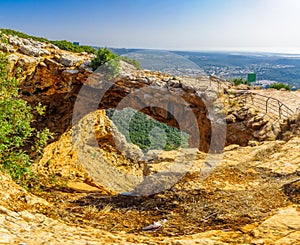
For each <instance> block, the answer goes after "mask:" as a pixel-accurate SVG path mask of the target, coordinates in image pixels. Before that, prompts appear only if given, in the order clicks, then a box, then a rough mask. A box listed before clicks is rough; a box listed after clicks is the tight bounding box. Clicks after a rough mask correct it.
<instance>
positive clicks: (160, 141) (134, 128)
mask: <svg viewBox="0 0 300 245" xmlns="http://www.w3.org/2000/svg"><path fill="white" fill-rule="evenodd" d="M106 114H107V116H108V117H109V118H110V119H111V120H113V122H114V123H115V125H116V126H117V128H118V130H119V131H120V132H121V133H122V134H123V135H124V136H125V138H126V139H127V141H129V142H130V141H131V142H132V143H133V144H135V145H137V146H139V147H140V148H141V149H142V150H143V151H148V150H151V149H164V150H168V151H169V150H175V149H178V148H180V147H183V148H184V147H188V138H189V135H188V134H186V133H183V132H181V131H179V130H178V129H177V128H173V127H170V126H168V125H167V124H164V123H160V122H158V121H156V120H154V119H153V118H151V117H149V116H147V115H146V114H144V113H142V112H138V111H134V110H133V109H130V108H126V109H124V110H122V111H115V110H114V109H108V110H106ZM128 122H129V123H128Z"/></svg>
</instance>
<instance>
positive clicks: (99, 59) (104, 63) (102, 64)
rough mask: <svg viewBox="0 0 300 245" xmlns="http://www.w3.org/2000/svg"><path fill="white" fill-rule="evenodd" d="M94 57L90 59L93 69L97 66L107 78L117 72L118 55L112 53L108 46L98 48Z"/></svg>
mask: <svg viewBox="0 0 300 245" xmlns="http://www.w3.org/2000/svg"><path fill="white" fill-rule="evenodd" d="M95 55H96V58H94V59H93V60H92V65H91V66H92V69H93V70H94V71H95V70H96V69H98V68H99V70H98V71H99V72H101V73H102V74H104V75H105V76H107V77H108V78H112V77H115V76H116V75H117V74H118V73H119V69H120V60H119V56H118V55H116V54H114V53H112V52H111V51H110V50H109V49H108V48H99V49H98V50H97V51H96V53H95Z"/></svg>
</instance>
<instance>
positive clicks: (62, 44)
mask: <svg viewBox="0 0 300 245" xmlns="http://www.w3.org/2000/svg"><path fill="white" fill-rule="evenodd" d="M49 42H50V43H52V44H54V45H55V46H57V47H59V48H60V49H62V50H66V51H70V52H74V53H81V52H87V53H89V54H93V53H95V51H96V50H95V49H94V48H93V47H91V46H78V45H75V44H73V43H71V42H69V41H67V40H55V41H49Z"/></svg>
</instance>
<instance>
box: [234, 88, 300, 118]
mask: <svg viewBox="0 0 300 245" xmlns="http://www.w3.org/2000/svg"><path fill="white" fill-rule="evenodd" d="M236 97H240V98H243V99H242V102H243V103H244V105H246V104H247V103H249V101H250V103H251V104H252V105H253V106H254V107H256V108H258V109H260V110H262V111H263V112H264V113H265V114H266V115H268V116H270V117H272V118H273V119H275V120H281V119H288V118H290V117H292V116H293V115H295V112H294V111H293V110H292V109H290V108H289V107H288V106H286V105H285V104H283V103H282V102H281V101H280V100H278V99H276V98H272V97H270V96H266V95H262V94H258V93H254V92H250V91H245V90H242V91H239V92H238V93H236Z"/></svg>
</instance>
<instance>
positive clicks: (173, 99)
mask: <svg viewBox="0 0 300 245" xmlns="http://www.w3.org/2000/svg"><path fill="white" fill-rule="evenodd" d="M82 90H84V91H82ZM78 101H79V102H78ZM217 101H218V94H217V90H216V89H215V88H214V85H213V84H212V83H211V81H210V80H209V79H208V78H207V77H203V78H202V79H194V78H190V77H182V78H178V77H177V78H174V77H172V76H167V75H162V74H160V73H153V72H144V71H135V73H134V74H131V75H129V74H124V73H121V74H120V76H118V77H117V78H115V79H113V80H112V81H108V80H107V79H105V78H103V76H102V74H97V73H95V74H93V75H92V76H91V77H90V78H89V79H88V80H87V82H86V83H85V85H84V87H83V88H82V89H81V91H80V94H79V95H78V98H77V102H78V103H77V104H76V108H75V110H74V113H75V115H73V116H74V118H75V123H76V120H79V119H80V118H82V117H83V116H84V115H85V114H88V113H89V112H91V111H93V110H94V109H95V108H101V109H103V108H105V109H106V108H116V109H123V108H125V107H131V108H133V109H136V110H139V111H142V112H143V113H145V114H148V115H150V116H151V117H153V118H155V119H156V120H158V121H161V122H163V123H166V124H168V125H170V126H173V127H177V128H179V129H180V130H182V131H184V132H187V133H189V134H190V135H191V137H190V145H191V146H192V147H197V148H199V149H200V150H202V151H206V152H208V151H209V150H210V151H211V152H220V151H221V150H222V148H223V146H224V143H225V137H226V134H225V130H226V126H225V123H224V120H222V116H223V115H222V110H218V109H217V108H215V105H216V102H217ZM219 109H220V108H219ZM76 118H77V119H76ZM211 121H213V122H214V123H213V127H214V128H213V130H214V133H216V132H217V133H216V135H215V136H214V137H212V123H211ZM216 130H218V131H216Z"/></svg>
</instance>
